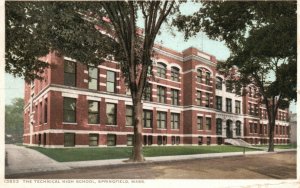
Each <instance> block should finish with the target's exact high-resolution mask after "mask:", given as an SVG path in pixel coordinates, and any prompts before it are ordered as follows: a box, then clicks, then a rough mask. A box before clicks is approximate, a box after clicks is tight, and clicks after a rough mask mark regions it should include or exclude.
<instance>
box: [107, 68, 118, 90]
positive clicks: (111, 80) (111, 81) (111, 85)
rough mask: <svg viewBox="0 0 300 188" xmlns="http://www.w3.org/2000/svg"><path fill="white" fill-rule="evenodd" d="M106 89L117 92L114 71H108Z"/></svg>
mask: <svg viewBox="0 0 300 188" xmlns="http://www.w3.org/2000/svg"><path fill="white" fill-rule="evenodd" d="M106 75H107V76H106V91H108V92H115V82H116V75H115V72H113V71H107V72H106Z"/></svg>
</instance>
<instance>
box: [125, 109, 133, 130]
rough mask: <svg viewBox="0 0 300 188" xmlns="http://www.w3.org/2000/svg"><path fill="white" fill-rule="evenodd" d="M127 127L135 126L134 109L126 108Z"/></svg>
mask: <svg viewBox="0 0 300 188" xmlns="http://www.w3.org/2000/svg"><path fill="white" fill-rule="evenodd" d="M126 126H133V108H132V106H126Z"/></svg>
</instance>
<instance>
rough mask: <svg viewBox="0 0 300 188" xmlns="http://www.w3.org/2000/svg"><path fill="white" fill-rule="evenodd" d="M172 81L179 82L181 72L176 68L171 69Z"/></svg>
mask: <svg viewBox="0 0 300 188" xmlns="http://www.w3.org/2000/svg"><path fill="white" fill-rule="evenodd" d="M171 79H172V80H173V81H179V70H178V69H177V68H175V67H172V68H171Z"/></svg>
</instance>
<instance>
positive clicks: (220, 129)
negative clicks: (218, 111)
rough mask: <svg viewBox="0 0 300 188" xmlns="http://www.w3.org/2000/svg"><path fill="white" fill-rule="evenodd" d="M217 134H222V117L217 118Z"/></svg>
mask: <svg viewBox="0 0 300 188" xmlns="http://www.w3.org/2000/svg"><path fill="white" fill-rule="evenodd" d="M216 124H217V130H216V131H217V132H216V133H217V135H222V119H217V123H216Z"/></svg>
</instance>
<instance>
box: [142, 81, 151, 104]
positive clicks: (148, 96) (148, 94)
mask: <svg viewBox="0 0 300 188" xmlns="http://www.w3.org/2000/svg"><path fill="white" fill-rule="evenodd" d="M143 100H145V101H152V87H151V85H150V84H148V85H147V86H145V89H144V94H143Z"/></svg>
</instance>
